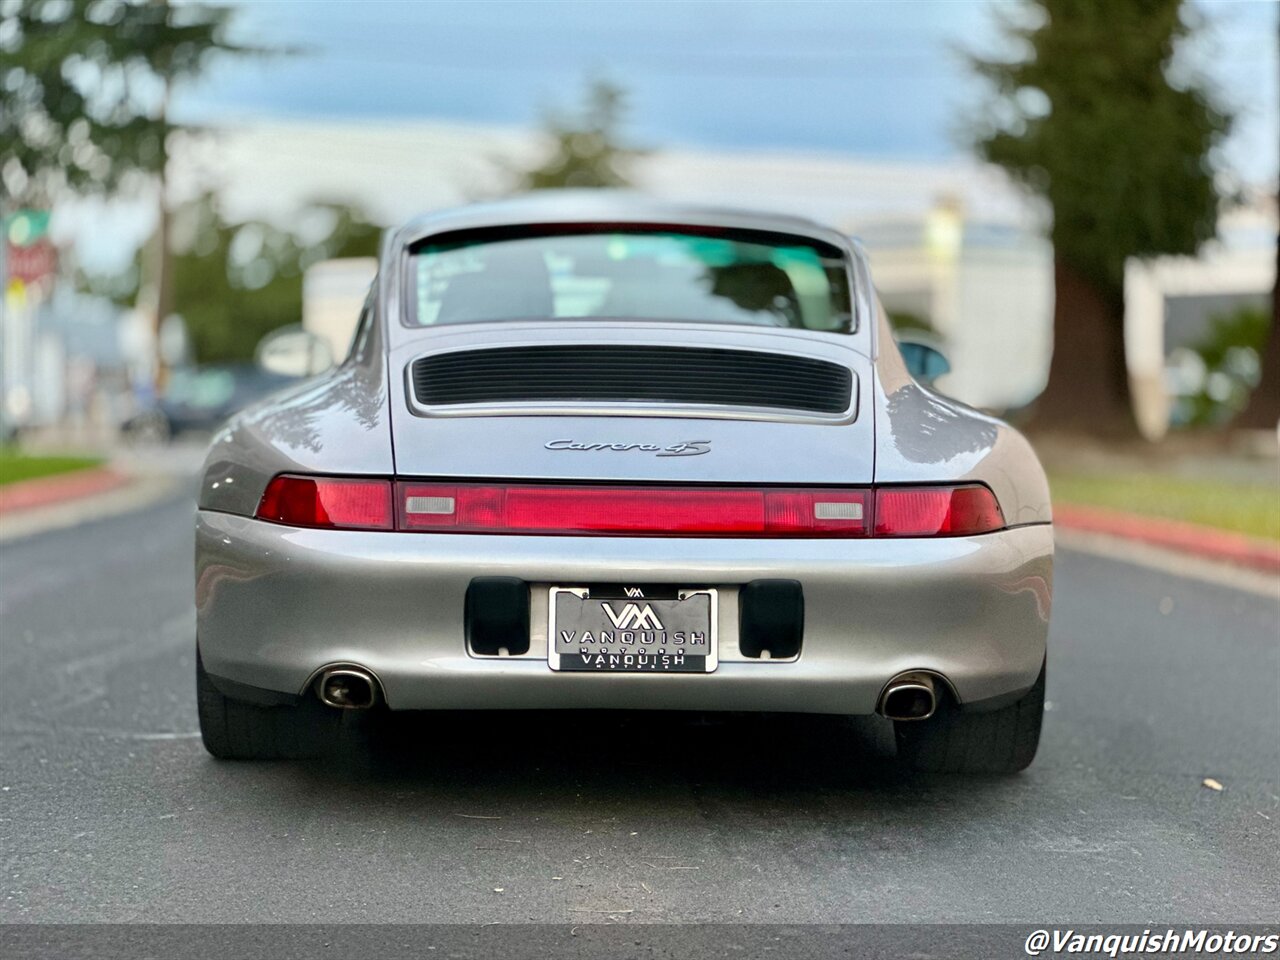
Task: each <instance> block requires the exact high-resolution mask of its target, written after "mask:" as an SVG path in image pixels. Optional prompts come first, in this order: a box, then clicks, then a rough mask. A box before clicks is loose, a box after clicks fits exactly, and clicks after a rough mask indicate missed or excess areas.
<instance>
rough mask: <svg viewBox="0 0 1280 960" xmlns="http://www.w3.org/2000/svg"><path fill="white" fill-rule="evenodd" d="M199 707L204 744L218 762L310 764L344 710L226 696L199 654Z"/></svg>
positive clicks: (306, 702)
mask: <svg viewBox="0 0 1280 960" xmlns="http://www.w3.org/2000/svg"><path fill="white" fill-rule="evenodd" d="M196 707H197V712H198V713H199V716H200V739H201V740H203V741H204V748H205V749H206V750H208V751H209V752H210V753H211V754H213V755H214V756H215V757H217V758H218V759H219V760H306V759H310V758H312V757H317V756H320V755H321V754H322V753H324V751H325V749H326V747H327V746H328V745H329V744H330V743H332V742H333V740H334V738H335V737H336V736H337V733H338V730H339V726H340V723H341V720H342V717H341V715H340V711H338V710H335V709H331V708H327V707H325V706H324V705H323V704H322V703H320V701H318V700H310V699H305V700H303V702H302V703H300V704H298V705H297V706H287V705H286V706H262V705H260V704H256V703H246V702H245V701H243V700H234V699H232V698H231V697H228V696H226V695H225V694H223V693H222V691H221V690H219V689H218V688H217V687H215V686H214V685H213V681H212V680H211V679H210V677H209V674H208V673H206V672H205V669H204V664H203V663H202V662H201V661H200V654H199V653H198V652H197V654H196Z"/></svg>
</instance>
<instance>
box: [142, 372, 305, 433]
mask: <svg viewBox="0 0 1280 960" xmlns="http://www.w3.org/2000/svg"><path fill="white" fill-rule="evenodd" d="M298 379H299V378H298V377H292V376H286V375H283V374H280V373H273V372H271V371H268V370H264V369H262V368H261V367H260V366H258V365H257V364H253V363H226V364H210V365H208V366H201V367H192V368H189V369H178V370H174V371H172V372H171V373H170V375H169V380H168V383H167V384H166V385H165V388H164V390H163V391H162V392H161V393H160V395H159V397H158V398H156V399H155V400H153V401H151V402H150V403H149V404H148V405H147V406H146V407H145V408H144V409H143V410H140V411H139V412H138V413H136V414H134V415H133V416H132V417H130V418H129V419H128V420H126V421H125V422H124V424H122V427H121V429H122V430H123V432H124V435H125V436H126V437H127V438H129V439H131V440H133V441H135V442H153V443H163V442H165V441H167V440H168V439H170V438H171V437H174V436H177V435H178V434H181V433H188V432H201V433H211V432H213V431H214V430H216V429H217V428H218V427H219V426H221V425H222V424H223V423H224V422H225V421H226V420H227V418H229V417H230V416H232V415H233V414H235V413H237V412H239V411H240V410H243V409H244V408H245V407H247V406H249V405H250V404H251V403H254V402H255V401H257V400H261V399H262V398H263V397H266V396H267V395H269V394H271V393H274V392H275V391H277V390H280V389H282V388H284V387H287V386H289V385H290V384H293V383H296V382H297V380H298Z"/></svg>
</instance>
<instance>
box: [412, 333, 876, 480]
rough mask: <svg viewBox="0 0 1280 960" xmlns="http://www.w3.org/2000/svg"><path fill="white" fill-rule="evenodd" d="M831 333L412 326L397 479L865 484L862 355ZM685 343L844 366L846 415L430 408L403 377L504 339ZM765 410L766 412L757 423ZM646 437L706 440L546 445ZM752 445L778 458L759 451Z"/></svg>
mask: <svg viewBox="0 0 1280 960" xmlns="http://www.w3.org/2000/svg"><path fill="white" fill-rule="evenodd" d="M847 339H848V338H847V337H845V336H843V335H840V334H813V333H807V332H805V331H778V330H770V329H766V328H754V327H737V326H732V327H730V326H726V325H723V324H679V323H665V324H656V323H650V322H635V323H628V322H617V321H615V322H613V323H587V322H583V321H567V322H566V321H551V322H544V323H475V324H457V325H454V326H444V327H437V328H434V329H428V330H425V331H422V332H421V333H419V335H418V336H416V337H414V338H412V339H410V340H408V341H407V342H405V343H404V344H403V345H401V346H400V347H397V348H394V349H392V351H391V354H390V357H389V361H388V365H389V367H390V369H391V370H392V371H395V372H396V374H395V375H394V376H393V378H392V386H391V391H392V395H393V397H395V400H396V402H394V403H392V405H391V421H392V427H393V431H394V435H395V455H396V470H397V472H398V473H400V474H402V475H405V476H419V477H436V476H448V477H481V478H495V477H501V478H518V479H574V480H636V481H643V480H650V481H691V482H693V481H696V482H720V483H742V482H744V481H750V482H757V483H829V484H865V483H870V482H871V476H872V470H873V469H874V460H873V454H874V451H875V443H874V436H873V430H874V420H873V418H872V417H871V416H864V415H861V414H862V408H865V407H867V406H868V404H867V402H866V401H869V400H870V389H869V384H870V382H871V380H872V377H871V361H870V360H869V359H868V358H867V357H866V356H865V355H864V354H862V353H859V352H858V351H857V350H855V349H853V348H852V347H851V346H850V345H849V344H848V343H846V342H845V341H847ZM627 342H643V343H645V344H673V345H689V344H696V345H698V346H701V347H724V348H731V349H733V348H736V349H753V350H773V351H780V350H783V351H786V352H788V353H793V354H796V355H800V356H806V357H813V358H817V359H822V360H830V361H834V362H836V363H840V364H842V365H844V366H846V367H848V368H850V369H851V370H852V371H853V373H854V390H855V393H854V400H853V403H852V404H851V409H850V410H849V412H848V413H847V414H846V415H844V416H841V417H838V418H832V419H830V420H828V421H826V422H824V421H822V420H817V419H815V417H813V416H811V415H789V414H788V413H787V412H785V411H774V412H773V413H772V414H768V415H762V414H757V413H752V414H750V415H749V416H747V417H746V418H743V419H730V418H728V415H729V414H731V413H732V411H731V410H726V411H723V414H724V415H721V416H715V417H706V416H705V415H704V416H701V417H698V416H696V415H693V414H688V413H686V412H682V411H677V412H674V415H673V412H667V413H666V414H665V415H663V416H657V415H655V414H656V413H657V411H656V410H655V409H652V408H632V409H621V408H619V407H618V406H616V405H615V406H608V407H601V408H599V410H598V411H597V412H596V413H595V414H594V415H586V414H585V413H584V412H583V411H581V410H579V409H574V410H572V411H570V410H568V409H566V410H565V411H564V412H562V413H560V414H555V415H549V414H547V413H541V414H538V413H533V412H523V413H521V414H518V415H516V414H514V412H513V411H510V410H508V411H507V415H502V414H498V415H475V414H473V415H469V416H457V415H454V416H435V415H432V414H431V413H429V412H426V411H424V410H423V409H422V408H420V407H418V406H417V405H416V404H415V403H414V400H413V396H412V393H413V391H412V388H411V386H410V384H409V377H408V375H407V373H408V369H409V366H410V364H411V363H412V362H413V361H414V360H416V359H417V358H418V357H421V356H424V355H427V354H431V353H436V352H445V351H449V350H456V349H464V348H468V347H473V348H482V347H496V346H510V345H513V344H528V343H538V344H548V343H590V344H596V343H627ZM764 416H768V417H769V418H768V419H764V418H763V417H764ZM564 439H571V440H574V441H577V442H581V443H587V444H592V443H652V444H657V445H659V446H662V447H666V446H669V445H670V444H673V443H677V442H681V441H695V440H696V441H707V442H709V443H710V447H711V450H710V452H709V453H707V454H703V455H701V456H691V457H655V456H653V455H652V454H644V453H641V452H638V451H634V450H632V451H611V450H605V451H600V450H597V451H589V452H582V451H571V450H549V449H547V446H546V445H547V443H549V442H554V441H557V440H564ZM761 449H769V450H776V451H779V452H780V453H782V454H783V455H781V456H777V457H769V458H761V456H760V451H761Z"/></svg>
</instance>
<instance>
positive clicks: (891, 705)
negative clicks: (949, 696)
mask: <svg viewBox="0 0 1280 960" xmlns="http://www.w3.org/2000/svg"><path fill="white" fill-rule="evenodd" d="M937 709H938V694H937V688H936V686H935V685H934V682H933V677H931V676H930V675H929V674H927V673H904V674H900V675H899V676H896V677H894V678H893V679H892V680H890V681H889V683H888V685H887V686H886V687H885V688H884V693H882V694H881V695H880V706H879V707H877V708H876V712H877V713H878V714H880V716H882V717H885V718H887V719H889V720H928V719H929V718H930V717H932V716H933V714H934V711H936V710H937Z"/></svg>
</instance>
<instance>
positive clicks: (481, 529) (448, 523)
mask: <svg viewBox="0 0 1280 960" xmlns="http://www.w3.org/2000/svg"><path fill="white" fill-rule="evenodd" d="M867 499H868V496H867V492H866V491H865V490H775V489H767V490H752V489H749V488H744V487H613V486H590V487H587V486H574V487H570V486H563V487H562V486H551V485H546V486H534V485H510V486H494V485H490V484H424V483H401V484H398V485H397V493H396V502H397V503H398V504H400V506H401V512H400V518H399V520H400V529H402V530H434V531H437V532H440V533H536V534H544V535H546V534H562V535H574V534H597V535H609V534H613V535H619V536H650V535H660V534H671V535H684V536H710V537H749V536H763V537H864V536H866V535H867V530H868V525H867V519H866V515H867V513H868V511H867V509H866V504H867ZM445 505H452V509H451V510H446V509H444V507H445Z"/></svg>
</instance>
